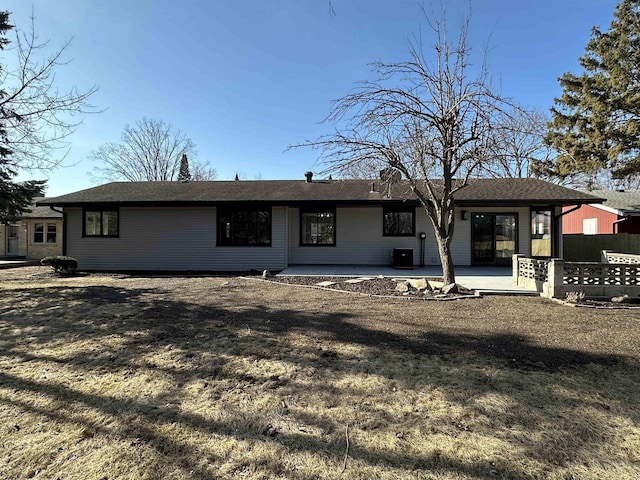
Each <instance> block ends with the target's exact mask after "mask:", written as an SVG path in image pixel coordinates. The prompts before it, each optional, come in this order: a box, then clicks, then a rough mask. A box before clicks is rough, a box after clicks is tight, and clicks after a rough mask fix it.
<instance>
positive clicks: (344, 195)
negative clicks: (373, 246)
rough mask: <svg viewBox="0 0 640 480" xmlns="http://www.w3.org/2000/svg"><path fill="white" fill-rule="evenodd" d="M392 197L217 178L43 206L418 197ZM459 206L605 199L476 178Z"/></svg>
mask: <svg viewBox="0 0 640 480" xmlns="http://www.w3.org/2000/svg"><path fill="white" fill-rule="evenodd" d="M372 185H373V186H374V188H373V189H372V188H371V187H372ZM391 192H392V195H391V199H387V198H386V186H385V184H383V183H381V182H380V181H379V180H375V181H373V180H314V181H313V182H310V183H307V182H305V181H304V180H255V181H253V180H252V181H244V180H243V181H214V182H185V183H181V182H114V183H108V184H106V185H100V186H98V187H94V188H89V189H87V190H81V191H79V192H75V193H70V194H68V195H62V196H60V197H54V198H45V199H44V200H42V201H40V202H38V205H57V206H79V205H85V204H99V203H102V204H117V205H123V206H124V205H156V206H161V205H186V204H199V205H215V204H220V203H232V202H267V203H271V204H282V205H286V204H300V203H307V202H331V203H337V204H348V203H351V204H367V203H369V204H371V203H374V204H375V203H377V204H380V203H381V202H389V201H393V200H396V201H415V200H416V198H415V196H414V195H413V194H412V193H411V191H410V190H409V188H408V184H407V182H406V181H401V182H400V183H397V184H394V185H393V187H392V191H391ZM455 199H456V203H457V204H458V205H465V204H467V205H471V204H474V205H489V204H503V205H506V204H511V205H514V204H520V205H524V204H532V203H536V204H556V205H573V204H578V203H600V202H602V201H603V199H602V198H599V197H595V196H593V195H589V194H587V193H583V192H579V191H576V190H571V189H568V188H565V187H561V186H558V185H554V184H552V183H548V182H545V181H542V180H537V179H533V178H512V179H506V178H499V179H474V180H471V181H470V182H469V185H467V186H466V187H464V188H463V189H461V190H460V191H458V192H457V193H456V194H455Z"/></svg>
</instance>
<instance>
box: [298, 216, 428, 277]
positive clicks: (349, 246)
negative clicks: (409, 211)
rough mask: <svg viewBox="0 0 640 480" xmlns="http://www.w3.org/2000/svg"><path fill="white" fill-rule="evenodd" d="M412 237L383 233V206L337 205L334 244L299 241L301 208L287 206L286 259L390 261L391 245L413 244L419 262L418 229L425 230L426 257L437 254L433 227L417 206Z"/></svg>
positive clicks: (301, 261) (324, 262) (361, 262)
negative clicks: (313, 243) (414, 229)
mask: <svg viewBox="0 0 640 480" xmlns="http://www.w3.org/2000/svg"><path fill="white" fill-rule="evenodd" d="M416 212H417V213H418V215H417V216H416V236H415V237H385V236H383V235H382V207H343V208H337V209H336V246H335V247H317V246H301V245H300V210H299V209H297V208H291V209H290V210H289V263H291V264H315V265H331V264H351V265H391V263H392V261H393V249H394V248H413V250H414V263H416V264H419V263H420V240H419V239H418V236H417V234H418V233H419V232H426V233H427V240H426V242H425V243H426V245H425V246H426V260H427V263H428V261H429V258H430V257H432V256H434V255H435V256H436V257H437V248H436V247H435V242H434V240H433V229H432V228H431V225H430V223H429V220H428V219H427V218H426V216H425V215H422V214H421V212H420V210H419V209H416Z"/></svg>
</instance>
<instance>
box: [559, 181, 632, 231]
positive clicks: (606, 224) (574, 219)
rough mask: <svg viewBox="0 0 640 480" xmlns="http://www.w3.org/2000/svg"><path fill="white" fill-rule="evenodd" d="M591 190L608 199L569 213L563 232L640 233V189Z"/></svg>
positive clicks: (563, 221)
mask: <svg viewBox="0 0 640 480" xmlns="http://www.w3.org/2000/svg"><path fill="white" fill-rule="evenodd" d="M589 193H590V194H591V195H595V196H596V197H601V198H605V199H606V200H605V201H604V202H603V203H602V204H589V205H583V206H582V207H580V208H579V209H577V210H575V211H572V212H570V213H567V214H566V215H565V216H564V218H563V219H562V230H563V233H567V234H569V233H582V234H585V235H597V234H603V233H640V190H631V191H624V190H593V191H591V192H589ZM564 210H565V211H567V210H569V208H567V207H565V208H564Z"/></svg>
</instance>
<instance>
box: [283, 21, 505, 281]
mask: <svg viewBox="0 0 640 480" xmlns="http://www.w3.org/2000/svg"><path fill="white" fill-rule="evenodd" d="M429 26H430V27H431V28H432V30H433V32H434V34H435V37H436V42H435V47H434V49H433V51H432V52H431V55H430V57H427V55H426V54H425V52H424V51H423V48H422V42H421V41H414V42H412V43H410V54H411V58H410V60H408V61H404V62H400V63H383V62H377V63H376V64H375V68H374V71H375V73H377V76H378V79H377V80H376V81H374V82H364V83H363V84H361V85H360V87H359V88H357V89H355V90H354V91H353V92H352V93H349V94H348V95H346V96H344V97H342V98H340V99H338V100H336V101H335V102H334V103H333V106H332V109H331V112H330V114H329V115H328V117H327V118H326V120H325V121H327V122H330V123H332V124H333V125H335V128H336V131H335V133H333V134H331V135H327V136H324V137H320V138H319V139H318V140H316V141H310V142H305V143H303V144H299V145H293V146H292V148H295V147H301V146H307V147H314V148H317V149H319V150H320V152H321V153H320V158H319V161H321V162H322V163H323V164H324V166H325V167H326V170H325V173H326V172H329V171H332V172H336V173H338V174H341V173H342V172H347V171H349V170H350V169H353V168H354V167H358V168H366V167H367V166H372V165H373V166H376V165H379V164H380V163H382V164H384V165H385V166H386V167H387V168H391V169H395V170H397V171H399V172H401V173H402V175H403V176H404V177H405V179H406V183H407V184H408V187H409V188H410V189H411V191H412V192H413V193H414V194H415V196H416V197H417V199H418V200H419V202H420V204H421V205H422V206H423V207H424V209H425V211H426V213H427V215H428V216H429V218H430V220H431V223H432V224H433V227H434V232H435V237H436V241H437V244H438V250H439V254H440V261H441V264H442V270H443V275H444V281H445V283H454V282H455V274H454V267H453V261H452V256H451V248H450V247H451V240H452V238H453V233H454V227H455V216H454V205H455V194H456V192H458V190H460V189H461V188H463V187H464V186H465V185H467V182H468V180H469V178H470V176H471V175H472V174H473V172H474V171H475V170H476V169H477V168H478V167H479V166H480V165H482V164H483V163H484V162H487V161H488V159H490V158H491V155H492V150H491V146H492V136H493V134H494V131H495V125H496V124H497V123H498V122H499V121H500V117H501V114H502V113H503V112H506V111H508V110H509V109H510V108H513V106H512V105H511V104H510V103H509V102H507V101H506V100H505V99H504V98H502V97H501V96H499V95H498V94H496V93H495V92H494V91H493V89H492V87H491V82H490V79H489V75H488V69H487V65H486V63H485V62H484V58H483V62H482V63H481V64H480V65H478V66H474V67H473V68H472V67H471V66H470V64H469V60H470V58H469V57H470V47H469V45H468V44H467V32H468V27H469V17H467V18H465V19H464V21H463V22H462V25H461V27H460V31H459V34H458V35H457V36H456V38H455V40H451V38H450V37H449V36H448V32H447V28H446V21H445V19H444V15H443V17H442V18H441V19H440V20H436V21H430V22H429ZM396 188H398V187H396Z"/></svg>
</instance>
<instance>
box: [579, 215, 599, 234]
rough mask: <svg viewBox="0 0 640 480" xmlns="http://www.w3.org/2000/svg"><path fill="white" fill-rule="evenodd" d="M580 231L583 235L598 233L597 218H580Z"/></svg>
mask: <svg viewBox="0 0 640 480" xmlns="http://www.w3.org/2000/svg"><path fill="white" fill-rule="evenodd" d="M582 233H583V234H584V235H597V234H598V219H597V218H584V219H583V220H582Z"/></svg>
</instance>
